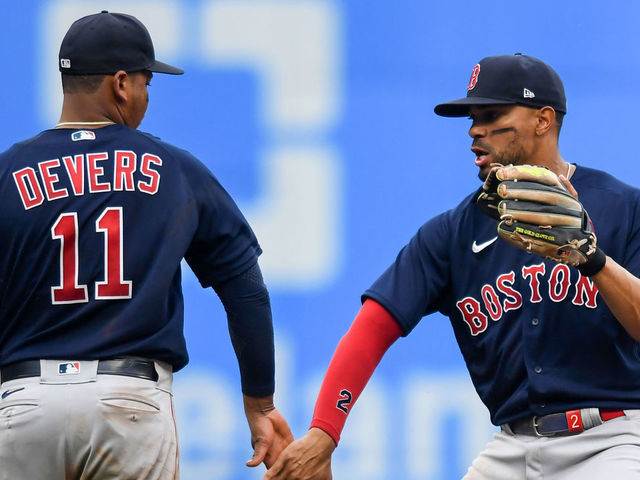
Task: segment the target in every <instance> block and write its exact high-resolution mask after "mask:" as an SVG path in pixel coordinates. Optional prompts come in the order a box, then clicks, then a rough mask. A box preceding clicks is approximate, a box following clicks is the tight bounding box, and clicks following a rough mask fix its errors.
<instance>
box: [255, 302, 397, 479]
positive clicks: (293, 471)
mask: <svg viewBox="0 0 640 480" xmlns="http://www.w3.org/2000/svg"><path fill="white" fill-rule="evenodd" d="M400 335H402V330H401V328H400V326H399V325H398V323H397V322H396V321H395V320H394V319H393V317H392V316H391V315H390V314H389V313H388V312H387V311H386V310H385V309H384V308H383V307H382V306H381V305H380V304H379V303H377V302H375V301H373V300H371V299H369V300H367V301H365V303H364V305H363V306H362V308H361V309H360V312H359V313H358V315H357V316H356V318H355V320H354V322H353V325H352V326H351V328H350V329H349V331H348V332H347V333H346V334H345V336H344V337H343V338H342V340H340V343H339V344H338V347H337V348H336V351H335V353H334V355H333V358H332V359H331V363H330V364H329V367H328V369H327V373H326V374H325V377H324V381H323V382H322V387H321V388H320V393H319V394H318V399H317V401H316V408H315V411H314V414H313V420H312V422H311V429H310V430H309V431H308V432H307V434H306V435H305V436H304V437H303V438H301V439H300V440H297V441H295V442H293V443H292V444H291V445H289V446H288V447H287V448H286V449H285V451H284V452H283V453H282V455H281V456H280V457H279V458H278V460H277V461H276V463H275V464H274V465H273V466H272V467H271V468H270V469H269V471H268V472H267V473H266V475H265V476H264V479H263V480H330V479H331V478H332V477H331V454H332V453H333V451H334V449H335V448H336V446H337V444H338V442H339V440H340V433H341V432H342V428H343V427H344V423H345V421H346V420H347V415H348V414H349V412H350V411H351V408H352V407H353V404H354V403H355V401H356V400H357V399H358V397H359V396H360V393H362V390H363V389H364V387H365V385H366V384H367V382H368V380H369V378H370V377H371V375H372V374H373V372H374V370H375V368H376V366H377V365H378V363H379V362H380V360H381V359H382V357H383V355H384V353H385V352H386V351H387V349H388V348H389V347H390V346H391V345H392V344H393V343H394V342H395V341H396V340H397V339H398V338H399V337H400Z"/></svg>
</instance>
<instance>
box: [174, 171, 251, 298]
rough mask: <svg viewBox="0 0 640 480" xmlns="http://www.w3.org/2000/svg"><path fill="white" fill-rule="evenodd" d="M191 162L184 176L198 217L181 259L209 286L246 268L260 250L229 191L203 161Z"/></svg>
mask: <svg viewBox="0 0 640 480" xmlns="http://www.w3.org/2000/svg"><path fill="white" fill-rule="evenodd" d="M194 160H195V159H194ZM195 162H197V163H195V165H193V166H192V168H191V170H190V171H189V172H188V178H187V179H188V181H189V183H190V186H191V189H192V194H193V198H194V201H195V203H196V205H195V208H196V210H197V216H198V221H197V228H196V232H195V235H194V237H193V240H192V242H191V245H190V246H189V249H188V251H187V253H186V254H185V260H186V261H187V263H188V264H189V266H190V267H191V269H192V270H193V272H194V273H195V275H196V277H197V278H198V280H199V281H200V284H201V285H202V286H203V287H209V286H212V285H214V284H219V283H221V282H225V281H227V280H229V279H230V278H232V277H234V276H235V275H238V274H240V273H242V272H244V271H245V270H247V269H248V268H249V267H251V266H252V265H253V264H254V263H255V262H256V261H257V259H258V256H259V255H260V254H261V253H262V250H261V248H260V246H259V244H258V240H257V239H256V236H255V234H254V233H253V231H252V229H251V227H250V226H249V223H248V222H247V220H246V219H245V218H244V216H243V214H242V213H241V211H240V209H239V208H238V206H237V205H236V203H235V202H234V200H233V199H232V198H231V196H230V195H229V193H227V191H226V190H225V189H224V187H223V186H222V185H221V184H220V182H219V181H218V180H217V179H216V178H215V176H214V175H213V174H212V173H211V172H210V171H209V170H208V169H207V168H206V167H205V166H204V165H203V164H201V163H200V162H198V161H197V160H196V161H195Z"/></svg>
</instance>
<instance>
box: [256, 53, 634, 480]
mask: <svg viewBox="0 0 640 480" xmlns="http://www.w3.org/2000/svg"><path fill="white" fill-rule="evenodd" d="M435 112H436V113H437V114H438V115H442V116H450V117H455V116H468V117H469V118H470V119H471V127H470V129H469V135H470V136H471V138H472V140H473V141H472V144H471V150H472V152H473V154H474V156H475V164H476V166H477V167H478V170H479V177H480V178H481V179H482V180H487V182H486V183H487V184H489V183H491V182H490V181H491V178H492V176H493V175H497V176H498V177H500V175H504V174H505V172H506V173H509V172H510V171H512V170H517V171H520V172H529V173H533V174H534V176H535V175H538V174H539V173H540V172H541V171H544V172H550V173H549V174H550V175H553V176H554V177H556V176H557V177H558V178H559V180H560V182H561V184H562V185H563V186H564V187H563V188H565V189H566V190H567V191H569V192H571V194H572V197H576V196H578V193H579V199H580V202H581V204H582V206H583V207H580V208H584V210H585V212H586V211H588V214H589V215H590V218H591V220H592V222H589V221H588V218H589V217H588V216H587V215H586V213H585V212H581V215H582V217H581V218H584V220H585V221H584V222H583V223H581V225H580V226H579V227H577V228H574V229H573V233H574V234H576V235H577V234H580V235H583V236H584V238H586V239H588V242H585V241H582V240H576V241H575V242H574V241H571V242H567V244H566V245H564V246H562V248H556V249H555V250H556V254H557V258H556V259H557V260H559V261H558V262H556V261H554V260H549V259H545V258H543V257H542V256H539V255H537V254H535V252H536V251H538V250H536V248H537V245H538V244H537V243H532V242H525V241H524V238H525V236H526V235H529V233H527V232H529V231H530V229H528V228H522V227H521V226H522V224H516V225H520V226H519V227H518V228H520V229H521V230H522V232H521V233H519V234H518V235H515V234H514V237H515V238H517V239H518V242H520V243H517V242H515V241H514V242H513V243H514V244H515V245H518V246H521V247H522V248H515V247H514V246H512V245H510V244H508V243H506V242H505V241H504V240H503V233H502V230H504V229H505V228H506V227H504V226H501V227H498V228H500V233H499V232H498V231H497V223H496V221H495V219H494V218H491V217H490V216H488V215H486V214H485V212H484V211H483V209H481V208H479V204H478V199H479V198H481V196H482V195H480V194H484V193H486V192H485V186H484V185H483V187H482V188H481V189H480V190H479V191H478V192H473V193H472V194H470V195H469V196H467V197H466V198H465V199H463V200H462V202H461V203H460V204H459V205H458V206H457V207H456V208H454V209H452V210H449V211H446V212H444V213H442V214H441V215H438V216H436V217H434V218H432V219H431V220H429V221H427V222H426V223H425V224H424V225H422V227H420V229H419V230H418V232H417V233H416V235H415V236H414V237H413V238H412V239H411V240H410V241H409V243H408V244H407V245H406V246H405V247H404V248H403V249H402V250H401V251H400V253H399V255H398V257H397V258H396V260H395V262H394V263H393V264H392V265H391V266H390V267H389V268H388V269H387V270H386V271H385V272H384V273H383V274H382V275H381V276H380V277H379V278H378V279H377V280H376V281H375V282H374V284H373V285H372V286H371V287H370V288H369V289H368V290H366V292H364V295H363V297H362V300H363V306H362V309H361V310H360V312H359V313H358V315H357V316H356V318H355V320H354V322H353V325H352V326H351V328H350V330H349V331H348V332H347V334H346V335H345V336H344V337H343V338H342V340H341V341H340V343H339V345H338V347H337V349H336V351H335V354H334V356H333V359H332V360H331V363H330V365H329V367H328V370H327V373H326V376H325V378H324V382H323V384H322V387H321V390H320V393H319V395H318V399H317V403H316V407H315V411H314V415H313V420H312V422H311V428H310V430H309V431H308V433H307V435H306V436H304V437H303V438H301V439H300V440H298V441H296V442H294V443H292V444H291V445H289V447H287V449H285V451H284V452H283V453H282V455H281V456H280V458H279V459H278V461H277V462H276V463H275V464H274V465H273V466H272V467H271V468H270V469H269V471H268V472H267V474H266V475H265V476H264V478H265V480H267V479H268V480H276V479H278V480H280V479H288V480H300V479H328V478H331V466H330V459H331V453H332V451H333V450H334V448H335V447H336V445H337V444H338V441H339V439H340V433H341V431H342V428H343V426H344V423H345V420H346V418H347V415H348V414H349V412H350V411H351V409H352V408H353V404H354V402H355V401H356V399H357V398H358V396H359V395H360V393H361V392H362V390H363V388H364V386H365V384H366V382H367V380H368V379H369V377H370V376H371V374H372V372H373V371H374V369H375V367H376V365H377V364H378V362H379V361H380V359H381V358H382V356H383V354H384V352H385V351H386V349H387V348H388V347H389V346H390V345H391V344H392V343H393V342H395V341H396V340H397V339H398V338H399V337H400V336H403V335H407V334H409V333H410V332H411V330H412V329H413V328H414V327H415V326H416V324H417V323H418V322H419V321H420V320H421V318H422V317H424V316H426V315H428V314H430V313H432V312H435V311H439V312H441V313H442V314H444V315H446V316H448V317H449V319H450V321H451V325H452V327H453V330H454V333H455V336H456V340H457V342H458V345H459V347H460V350H461V352H462V354H463V356H464V359H465V362H466V365H467V368H468V370H469V374H470V375H471V379H472V381H473V383H474V386H475V388H476V390H477V392H478V395H479V396H480V398H481V399H482V401H483V402H484V404H485V405H486V406H487V408H488V409H489V412H490V416H491V421H492V422H493V423H494V424H495V425H497V426H500V432H499V433H497V434H496V435H495V437H494V439H493V441H492V442H490V443H489V444H488V446H487V448H486V450H484V451H483V452H481V453H480V454H479V456H478V457H477V459H476V460H475V461H474V462H473V463H472V465H471V466H470V468H469V470H468V472H467V474H466V475H465V477H464V478H465V479H466V480H479V479H482V480H489V479H491V480H515V479H536V480H537V479H545V480H561V479H562V480H584V479H587V478H588V479H613V478H615V479H616V480H620V479H637V478H640V410H638V409H639V408H640V355H639V351H640V350H639V346H638V341H639V340H640V280H639V279H638V275H640V216H639V215H638V212H640V191H639V190H638V189H636V188H633V187H631V186H629V185H626V184H625V183H623V182H621V181H619V180H617V179H616V178H614V177H612V176H611V175H609V174H607V173H605V172H603V171H600V170H595V169H592V168H587V167H584V166H581V165H578V164H576V163H569V162H567V161H565V160H564V159H563V158H562V156H561V155H560V153H559V150H558V135H559V132H560V128H561V125H562V120H563V117H564V114H565V113H566V100H565V94H564V87H563V85H562V82H561V80H560V78H559V76H558V75H557V73H556V72H555V71H554V70H553V69H552V68H551V67H549V66H548V65H547V64H545V63H544V62H542V61H540V60H538V59H536V58H532V57H529V56H526V55H521V54H516V55H501V56H493V57H487V58H484V59H483V60H481V61H480V62H479V63H478V64H477V65H476V66H475V67H474V69H473V73H472V76H471V81H470V83H469V85H468V90H467V96H466V97H465V98H462V99H460V100H456V101H452V102H449V103H444V104H440V105H438V106H436V108H435ZM496 164H501V165H502V166H507V165H513V167H500V166H497V165H496ZM526 165H530V166H531V167H530V166H526ZM540 167H545V168H544V169H543V168H540ZM496 169H497V173H496ZM501 185H503V186H505V185H507V184H506V183H505V184H501ZM520 185H521V186H522V182H521V184H520ZM527 185H531V182H525V183H524V186H525V187H526V186H527ZM511 186H513V184H511ZM538 188H539V189H542V187H538ZM521 190H526V189H522V188H521ZM500 191H501V193H503V192H502V190H500ZM576 191H577V192H576ZM503 205H504V204H501V206H500V207H499V208H500V209H501V210H500V211H501V212H502V208H503ZM522 205H523V206H525V207H526V206H527V203H526V202H523V204H522ZM527 208H529V207H527ZM554 208H555V207H554ZM499 218H501V219H502V220H504V221H507V220H508V221H509V222H511V223H510V224H511V225H513V222H512V220H513V219H512V218H511V217H510V218H509V219H507V220H505V218H506V217H505V216H504V215H503V216H500V217H499ZM591 223H592V227H591ZM501 225H502V223H501ZM503 227H504V228H503ZM591 228H593V229H594V230H595V234H596V235H597V239H596V237H595V235H593V233H592V231H591ZM539 231H541V232H542V231H543V229H542V228H540V229H539ZM548 231H551V230H548ZM512 233H513V232H512ZM562 233H564V234H572V231H571V230H570V229H568V228H563V229H562ZM552 237H553V235H552V234H547V233H540V238H541V239H542V240H544V241H551V240H552V239H553V238H552ZM504 238H510V237H508V235H507V234H506V233H505V234H504ZM540 238H536V239H535V241H536V242H539V241H540ZM596 242H597V243H596ZM586 245H588V248H586V247H585V246H586ZM534 247H535V248H534ZM583 248H585V249H584V252H583V251H582V250H581V249H583ZM532 252H534V253H532ZM565 254H566V255H574V254H575V255H576V256H579V257H580V258H581V260H580V261H576V262H572V265H568V264H566V263H564V262H563V260H565V258H566V257H565V256H564V255H565ZM572 258H573V257H572ZM573 265H577V268H576V266H573Z"/></svg>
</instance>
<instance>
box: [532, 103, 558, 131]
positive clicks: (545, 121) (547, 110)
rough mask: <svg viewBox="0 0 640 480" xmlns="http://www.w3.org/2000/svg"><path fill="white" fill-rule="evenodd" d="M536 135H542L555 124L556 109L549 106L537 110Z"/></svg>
mask: <svg viewBox="0 0 640 480" xmlns="http://www.w3.org/2000/svg"><path fill="white" fill-rule="evenodd" d="M537 113H538V115H537V123H536V135H544V134H545V133H547V132H548V131H549V129H550V128H551V127H552V126H553V125H555V124H556V111H555V110H554V109H553V108H551V107H542V108H540V109H539V110H537Z"/></svg>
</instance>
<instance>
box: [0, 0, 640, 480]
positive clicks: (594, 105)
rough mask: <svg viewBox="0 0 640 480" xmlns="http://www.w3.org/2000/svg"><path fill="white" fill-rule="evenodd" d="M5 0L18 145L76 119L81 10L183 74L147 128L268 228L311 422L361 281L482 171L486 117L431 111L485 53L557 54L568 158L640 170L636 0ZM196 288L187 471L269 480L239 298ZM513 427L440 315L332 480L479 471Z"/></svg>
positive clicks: (398, 367) (369, 400)
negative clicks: (492, 446)
mask: <svg viewBox="0 0 640 480" xmlns="http://www.w3.org/2000/svg"><path fill="white" fill-rule="evenodd" d="M1 3H2V11H3V18H4V19H5V21H4V22H3V28H2V29H1V30H0V44H1V45H2V47H1V48H2V59H3V61H2V65H3V80H2V88H1V89H0V105H2V128H1V129H0V149H2V150H4V149H5V148H7V147H9V146H10V145H11V144H12V143H13V142H14V141H16V140H18V139H22V138H25V137H28V136H31V135H33V134H34V133H35V132H37V131H39V130H42V129H45V128H49V127H51V126H53V125H54V124H55V123H56V122H57V120H58V115H59V109H60V105H61V90H60V87H59V85H58V83H59V77H58V72H57V67H56V64H57V49H58V46H59V42H60V40H61V38H62V36H63V35H64V32H65V31H66V29H67V28H68V26H69V25H70V23H71V22H72V21H73V20H74V19H75V18H77V17H79V16H82V15H84V14H88V13H95V12H98V11H100V10H101V9H104V8H106V9H109V10H111V11H121V12H127V13H132V14H134V15H136V16H137V17H138V18H140V19H141V20H142V21H143V22H144V23H145V24H146V25H147V26H148V27H149V30H150V31H151V34H152V37H153V38H154V42H155V45H156V51H157V56H158V58H160V59H161V60H164V61H167V62H169V63H173V64H176V65H179V66H181V67H183V68H184V69H185V70H186V72H187V73H186V74H185V75H184V76H183V77H169V76H162V75H157V76H156V77H155V78H154V79H153V81H152V87H151V104H150V108H149V111H148V114H147V117H146V119H145V120H144V122H143V124H142V125H141V129H142V130H145V131H149V132H152V133H154V134H156V135H158V136H159V137H161V138H163V139H164V140H166V141H169V142H172V143H175V144H177V145H180V146H182V147H184V148H186V149H187V150H190V151H191V152H192V153H194V154H195V155H196V156H198V157H199V158H201V159H202V160H203V161H205V162H206V163H207V164H208V165H209V166H210V168H211V169H212V170H213V171H214V173H215V174H216V175H217V176H218V178H219V179H220V180H221V181H222V183H223V184H224V185H225V186H226V187H227V189H228V190H229V191H230V192H231V194H232V195H233V196H234V198H236V200H237V202H238V203H239V205H240V206H241V208H242V209H243V211H245V213H246V215H247V217H248V218H249V219H250V221H251V223H252V224H253V225H254V227H255V230H256V233H257V234H258V237H259V238H260V240H261V243H262V245H263V247H264V250H265V254H264V255H263V257H261V265H262V268H263V270H264V274H265V279H266V281H267V284H268V285H269V287H270V290H271V293H272V302H273V312H274V322H275V327H276V337H277V339H276V341H277V348H278V353H277V361H278V367H277V368H278V371H277V381H278V386H277V388H278V391H277V395H276V400H277V404H278V407H279V408H280V409H281V410H282V412H283V413H284V414H285V415H286V417H287V418H288V420H289V421H290V424H291V426H292V429H293V431H294V435H295V436H296V437H298V436H301V435H302V434H304V432H305V431H306V428H307V427H308V424H309V421H310V418H311V413H312V409H313V403H314V399H315V394H316V393H317V390H318V388H319V383H320V380H321V378H322V375H323V373H324V370H325V368H326V366H327V364H328V362H329V359H330V357H331V354H332V352H333V349H334V348H335V345H336V344H337V342H338V341H339V339H340V337H341V336H342V335H343V334H344V332H345V331H346V330H347V328H348V327H349V325H350V323H351V321H352V319H353V316H354V315H355V313H356V312H357V311H358V308H359V305H360V304H359V296H360V294H361V292H362V291H364V290H365V289H366V288H367V287H368V286H369V285H370V284H371V283H372V282H373V281H374V280H375V278H376V277H377V276H378V275H379V274H380V273H381V272H382V271H383V270H384V269H385V268H386V267H387V265H388V264H389V263H390V262H392V261H393V259H394V258H395V255H396V253H397V252H398V250H399V249H400V248H401V247H402V246H403V245H404V244H405V243H406V242H407V241H408V239H409V238H410V237H411V235H413V233H414V232H415V231H416V230H417V228H418V227H419V226H420V225H421V224H422V223H423V222H424V221H426V220H427V219H428V218H430V217H431V216H433V215H434V214H436V213H439V212H441V211H442V210H444V209H446V208H450V207H453V206H455V205H456V204H457V203H458V202H459V200H460V199H462V198H463V197H464V196H465V195H466V194H467V193H468V192H470V191H471V190H472V189H475V188H476V187H477V186H478V180H477V178H476V174H477V171H476V170H477V169H476V167H475V166H474V164H473V160H474V156H473V155H472V154H471V152H470V151H469V146H470V143H471V142H470V139H469V137H468V136H467V129H468V127H469V121H468V120H466V119H444V118H440V117H437V116H436V115H435V114H434V113H433V106H434V105H435V104H437V103H440V102H442V101H447V100H451V99H454V98H459V97H462V96H464V95H465V93H466V86H467V83H468V79H469V75H470V73H471V69H472V68H473V66H474V65H475V64H476V63H477V61H478V60H480V59H481V58H483V57H485V56H488V55H495V54H505V53H515V52H523V53H526V54H529V55H533V56H537V57H539V58H542V59H544V60H545V61H546V62H548V63H549V64H551V65H552V66H554V68H555V69H556V70H557V71H558V72H559V74H560V76H561V77H562V78H563V79H564V83H565V89H566V93H567V98H568V110H569V112H568V115H567V117H566V120H565V125H564V127H563V131H562V135H561V141H560V146H561V151H562V152H563V155H564V157H565V159H566V160H567V161H571V162H576V163H578V164H579V165H586V166H595V167H604V168H606V169H607V170H609V171H610V172H612V173H613V174H615V175H617V176H619V177H622V178H625V179H627V180H628V182H629V183H631V184H634V185H640V173H639V171H638V168H637V167H636V160H635V155H636V154H637V151H636V149H637V138H638V134H637V125H636V117H637V115H636V112H637V111H638V107H639V103H640V102H639V101H638V98H637V96H638V88H637V87H638V78H640V68H639V67H640V62H639V61H638V60H639V58H638V46H639V45H640V42H639V35H640V34H639V33H638V31H639V29H638V28H637V24H638V17H639V14H640V4H638V3H637V2H622V1H609V2H595V1H591V2H590V1H587V2H585V1H573V0H567V1H563V2H558V1H547V0H538V1H535V2H518V1H497V0H485V1H482V2H471V1H449V2H444V1H443V2H435V1H434V2H429V1H418V0H415V1H410V0H397V1H381V0H380V1H376V0H369V1H365V0H352V1H348V2H347V1H344V2H338V1H329V0H297V1H294V0H243V1H234V0H172V1H170V0H157V1H151V0H144V1H133V0H131V1H126V2H124V1H103V2H96V1H63V0H58V1H42V2H38V1H34V0H22V1H20V2H4V1H3V2H1ZM614 213H615V212H612V214H614ZM184 291H185V302H186V305H187V306H186V335H187V340H188V345H189V349H190V354H191V363H190V365H189V366H188V367H187V368H186V369H185V370H183V371H182V372H180V373H179V374H177V375H176V386H175V392H176V407H177V416H178V422H179V428H180V437H181V450H182V473H183V478H185V479H187V480H191V479H194V480H205V479H213V478H216V479H230V480H231V479H233V480H237V479H253V478H260V477H261V475H262V473H263V471H264V470H263V469H256V470H249V469H247V468H246V467H245V466H244V462H245V461H246V460H247V459H248V458H249V457H250V456H251V449H250V445H249V436H248V429H247V427H246V420H245V419H244V416H243V414H242V406H241V396H240V390H239V380H238V374H237V364H236V362H235V357H234V355H233V351H232V349H231V346H230V342H229V340H228V334H227V331H226V323H225V317H224V314H223V310H222V308H221V306H220V303H219V301H218V299H217V297H215V295H214V294H213V292H212V291H210V290H202V289H201V288H200V287H199V285H198V284H197V281H196V280H195V278H194V277H193V276H192V275H191V274H190V272H189V271H188V268H186V267H185V281H184ZM494 430H495V427H492V426H491V425H490V424H489V422H488V415H487V413H486V410H485V408H484V407H483V406H482V405H481V404H480V403H479V401H478V400H477V398H476V396H475V392H474V390H473V387H472V386H471V384H470V382H469V380H468V379H467V375H466V370H465V368H464V363H463V362H462V359H461V356H460V354H459V352H458V349H457V347H456V344H455V341H454V339H453V335H452V332H451V327H450V326H449V323H448V320H447V319H445V318H443V317H441V316H439V315H433V316H431V317H428V318H425V319H424V320H423V321H422V323H421V324H420V325H419V326H418V327H417V328H416V330H415V331H414V332H413V333H412V335H411V336H409V337H408V338H406V339H401V340H400V341H398V342H397V343H396V344H395V345H394V346H393V347H392V348H391V349H390V351H389V352H388V354H387V356H386V357H385V358H384V360H383V362H382V364H381V365H380V367H379V368H378V370H377V371H376V373H375V374H374V376H373V378H372V381H371V382H370V384H369V385H368V386H367V389H366V390H365V392H364V394H363V396H362V397H361V399H360V400H359V402H358V405H357V407H356V408H355V409H354V411H353V413H352V415H351V416H350V418H349V420H348V423H347V428H346V429H345V432H344V436H343V441H342V443H341V446H340V448H339V449H338V450H337V451H336V453H335V455H334V478H336V479H346V478H349V479H368V480H374V479H380V480H382V479H389V480H390V479H398V478H403V479H425V480H426V479H455V478H460V476H461V475H462V473H463V472H464V471H465V470H466V467H467V465H468V463H469V462H470V461H471V459H473V457H474V456H475V454H476V453H477V452H478V451H479V450H480V449H481V448H482V447H483V446H484V444H485V443H486V442H487V440H489V439H490V436H491V434H492V432H493V431H494Z"/></svg>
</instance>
